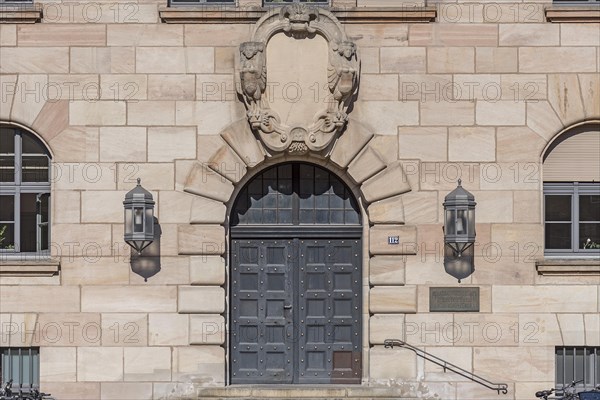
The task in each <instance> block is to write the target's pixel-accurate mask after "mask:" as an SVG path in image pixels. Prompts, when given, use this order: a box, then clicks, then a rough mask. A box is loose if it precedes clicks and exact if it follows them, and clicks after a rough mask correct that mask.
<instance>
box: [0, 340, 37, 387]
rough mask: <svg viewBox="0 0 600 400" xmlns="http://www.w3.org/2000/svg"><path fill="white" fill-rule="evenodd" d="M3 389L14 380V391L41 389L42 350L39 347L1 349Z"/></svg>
mask: <svg viewBox="0 0 600 400" xmlns="http://www.w3.org/2000/svg"><path fill="white" fill-rule="evenodd" d="M0 377H2V387H3V388H4V386H5V385H6V383H7V382H8V381H10V380H12V387H13V388H14V389H19V388H22V389H23V390H24V391H28V390H29V389H31V388H39V387H40V349H39V348H38V347H2V348H0Z"/></svg>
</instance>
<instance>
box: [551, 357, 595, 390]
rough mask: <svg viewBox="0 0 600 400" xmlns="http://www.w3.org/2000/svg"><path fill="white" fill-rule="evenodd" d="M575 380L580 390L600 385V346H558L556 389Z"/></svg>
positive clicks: (576, 386)
mask: <svg viewBox="0 0 600 400" xmlns="http://www.w3.org/2000/svg"><path fill="white" fill-rule="evenodd" d="M573 382H576V384H575V388H576V389H577V390H578V391H580V390H591V389H594V388H595V387H596V386H597V385H600V347H557V348H556V390H557V391H558V393H559V394H560V393H561V392H562V390H561V389H562V388H563V387H567V386H569V385H570V384H571V383H573Z"/></svg>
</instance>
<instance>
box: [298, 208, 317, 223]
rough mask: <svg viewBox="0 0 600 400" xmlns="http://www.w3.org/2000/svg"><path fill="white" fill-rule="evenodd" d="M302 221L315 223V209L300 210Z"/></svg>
mask: <svg viewBox="0 0 600 400" xmlns="http://www.w3.org/2000/svg"><path fill="white" fill-rule="evenodd" d="M300 223H301V224H314V211H313V210H312V209H310V210H300Z"/></svg>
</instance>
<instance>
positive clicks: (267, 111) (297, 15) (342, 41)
mask: <svg viewBox="0 0 600 400" xmlns="http://www.w3.org/2000/svg"><path fill="white" fill-rule="evenodd" d="M280 32H284V33H285V34H287V35H289V36H291V37H293V38H294V39H296V40H305V39H306V38H307V37H310V36H311V35H315V34H319V35H321V36H322V37H324V38H325V39H326V40H327V42H328V46H329V55H328V67H327V80H328V88H329V92H330V93H329V96H328V98H327V99H326V101H325V105H324V106H323V109H321V110H320V111H318V112H316V113H315V115H314V117H313V119H312V121H306V123H305V124H303V125H302V126H288V125H286V124H285V123H282V121H281V118H280V117H279V115H278V114H277V113H276V112H275V111H274V110H273V109H271V107H270V105H269V103H268V102H267V100H266V94H265V91H266V88H267V63H266V54H265V52H266V48H267V43H268V42H269V40H270V39H271V37H273V36H274V35H275V34H277V33H280ZM359 74H360V61H359V59H358V54H357V48H356V44H355V43H354V42H352V41H350V40H349V39H348V38H347V36H346V34H345V32H344V31H343V29H342V27H341V25H340V23H339V21H338V20H337V19H336V18H335V16H333V14H331V13H330V12H329V11H327V10H324V9H319V8H317V7H313V6H308V5H306V4H290V5H287V6H285V7H282V8H281V9H279V10H276V9H275V10H272V11H270V12H269V13H268V14H266V15H265V16H264V17H262V18H261V19H260V20H259V21H258V22H257V25H256V26H255V28H254V34H253V38H252V41H250V42H245V43H242V44H241V46H240V73H239V77H240V88H241V94H242V97H243V99H244V103H245V105H246V108H247V116H248V122H249V123H250V126H251V127H252V129H253V130H254V131H255V132H256V133H257V134H258V136H259V138H260V139H261V140H262V142H263V143H264V145H265V146H266V148H268V149H269V150H270V151H273V152H282V151H287V152H288V153H291V154H304V153H306V152H308V151H316V152H318V151H321V150H323V149H325V148H327V146H329V145H330V144H331V142H332V141H333V140H334V139H335V138H336V137H337V136H338V135H339V134H340V133H341V132H342V130H343V128H344V126H345V125H346V123H347V121H348V115H347V111H348V108H349V106H350V104H351V103H352V101H353V100H354V98H355V97H356V94H357V91H358V83H359V82H358V81H359Z"/></svg>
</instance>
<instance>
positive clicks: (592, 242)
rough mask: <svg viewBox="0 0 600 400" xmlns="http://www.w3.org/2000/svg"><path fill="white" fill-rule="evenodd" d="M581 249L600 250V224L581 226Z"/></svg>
mask: <svg viewBox="0 0 600 400" xmlns="http://www.w3.org/2000/svg"><path fill="white" fill-rule="evenodd" d="M579 248H580V249H594V250H595V249H600V223H586V224H579Z"/></svg>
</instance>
